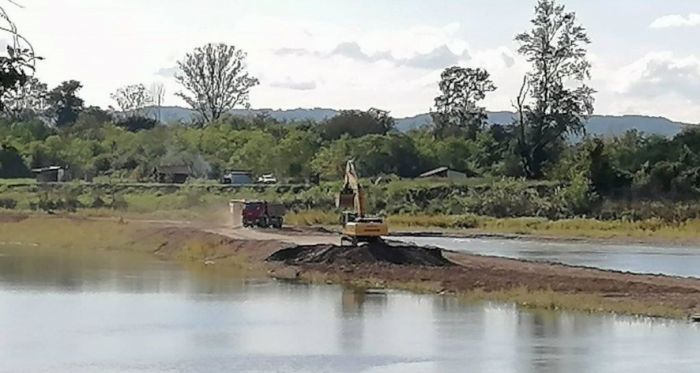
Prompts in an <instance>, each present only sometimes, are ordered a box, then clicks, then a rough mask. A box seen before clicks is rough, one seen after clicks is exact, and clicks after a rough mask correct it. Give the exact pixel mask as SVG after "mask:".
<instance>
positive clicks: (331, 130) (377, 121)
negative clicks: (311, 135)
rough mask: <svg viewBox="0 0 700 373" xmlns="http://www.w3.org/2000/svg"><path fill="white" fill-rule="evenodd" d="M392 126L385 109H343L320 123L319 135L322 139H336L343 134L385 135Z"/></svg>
mask: <svg viewBox="0 0 700 373" xmlns="http://www.w3.org/2000/svg"><path fill="white" fill-rule="evenodd" d="M394 126H395V121H394V119H393V118H392V117H391V116H390V115H389V112H388V111H385V110H380V109H375V108H372V109H369V110H368V111H360V110H343V111H341V112H340V113H339V114H338V115H336V116H334V117H332V118H330V119H328V120H326V121H325V122H324V123H323V124H321V135H322V137H323V139H324V140H337V139H339V138H341V137H342V136H343V135H347V136H349V137H362V136H366V135H385V134H387V133H388V132H389V131H391V130H392V129H393V128H394Z"/></svg>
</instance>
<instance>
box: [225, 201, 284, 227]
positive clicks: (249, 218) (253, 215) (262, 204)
mask: <svg viewBox="0 0 700 373" xmlns="http://www.w3.org/2000/svg"><path fill="white" fill-rule="evenodd" d="M229 206H230V208H231V215H232V217H233V225H234V226H235V227H241V226H243V227H261V228H270V227H272V228H282V224H283V223H284V213H285V212H286V209H285V207H284V205H282V204H281V203H272V202H268V201H247V200H233V201H231V202H229Z"/></svg>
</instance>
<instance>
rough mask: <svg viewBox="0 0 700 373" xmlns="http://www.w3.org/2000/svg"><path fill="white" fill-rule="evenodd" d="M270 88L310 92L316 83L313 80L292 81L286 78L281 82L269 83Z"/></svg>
mask: <svg viewBox="0 0 700 373" xmlns="http://www.w3.org/2000/svg"><path fill="white" fill-rule="evenodd" d="M270 86H271V87H275V88H285V89H292V90H295V91H310V90H313V89H316V82H314V81H313V80H293V79H291V78H289V77H287V78H286V79H285V80H282V81H274V82H272V83H270Z"/></svg>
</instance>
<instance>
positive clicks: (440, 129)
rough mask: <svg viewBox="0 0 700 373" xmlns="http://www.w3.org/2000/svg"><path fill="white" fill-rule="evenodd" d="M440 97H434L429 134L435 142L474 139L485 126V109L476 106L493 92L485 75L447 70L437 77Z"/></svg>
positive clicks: (470, 70) (456, 68) (455, 68)
mask: <svg viewBox="0 0 700 373" xmlns="http://www.w3.org/2000/svg"><path fill="white" fill-rule="evenodd" d="M439 86H440V95H439V96H437V97H435V112H433V113H432V117H433V126H434V127H433V132H434V134H435V136H436V137H438V138H445V137H448V136H455V135H457V136H459V135H464V136H466V137H467V138H469V139H472V140H473V139H475V138H476V135H477V133H479V131H481V130H482V129H483V127H484V126H485V125H486V120H487V115H486V109H485V108H483V107H481V106H479V102H480V101H481V100H483V99H484V98H485V97H486V94H487V93H489V92H493V91H495V90H496V86H495V85H494V84H493V82H492V81H491V78H490V75H489V73H488V71H486V70H484V69H481V68H476V69H474V68H471V67H467V68H464V67H459V66H453V67H448V68H447V69H445V71H443V72H442V74H441V75H440V84H439Z"/></svg>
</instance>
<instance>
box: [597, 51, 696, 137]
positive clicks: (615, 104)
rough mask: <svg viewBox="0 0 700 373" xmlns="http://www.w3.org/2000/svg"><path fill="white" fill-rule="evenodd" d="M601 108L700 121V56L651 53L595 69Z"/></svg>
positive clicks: (613, 111)
mask: <svg viewBox="0 0 700 373" xmlns="http://www.w3.org/2000/svg"><path fill="white" fill-rule="evenodd" d="M594 77H596V78H595V81H594V87H595V88H597V89H598V90H599V92H600V93H599V94H598V100H597V102H596V106H597V111H598V112H603V113H606V114H627V113H636V114H644V115H663V116H666V117H669V118H671V119H674V120H680V121H684V122H688V123H697V122H698V119H700V57H699V56H694V55H689V56H684V57H679V56H676V55H675V54H674V53H671V52H654V53H649V54H647V55H645V56H643V57H641V58H639V59H637V60H636V61H633V62H632V63H629V64H627V65H625V66H621V67H617V68H614V67H609V66H602V67H597V68H596V69H595V70H594Z"/></svg>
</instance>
